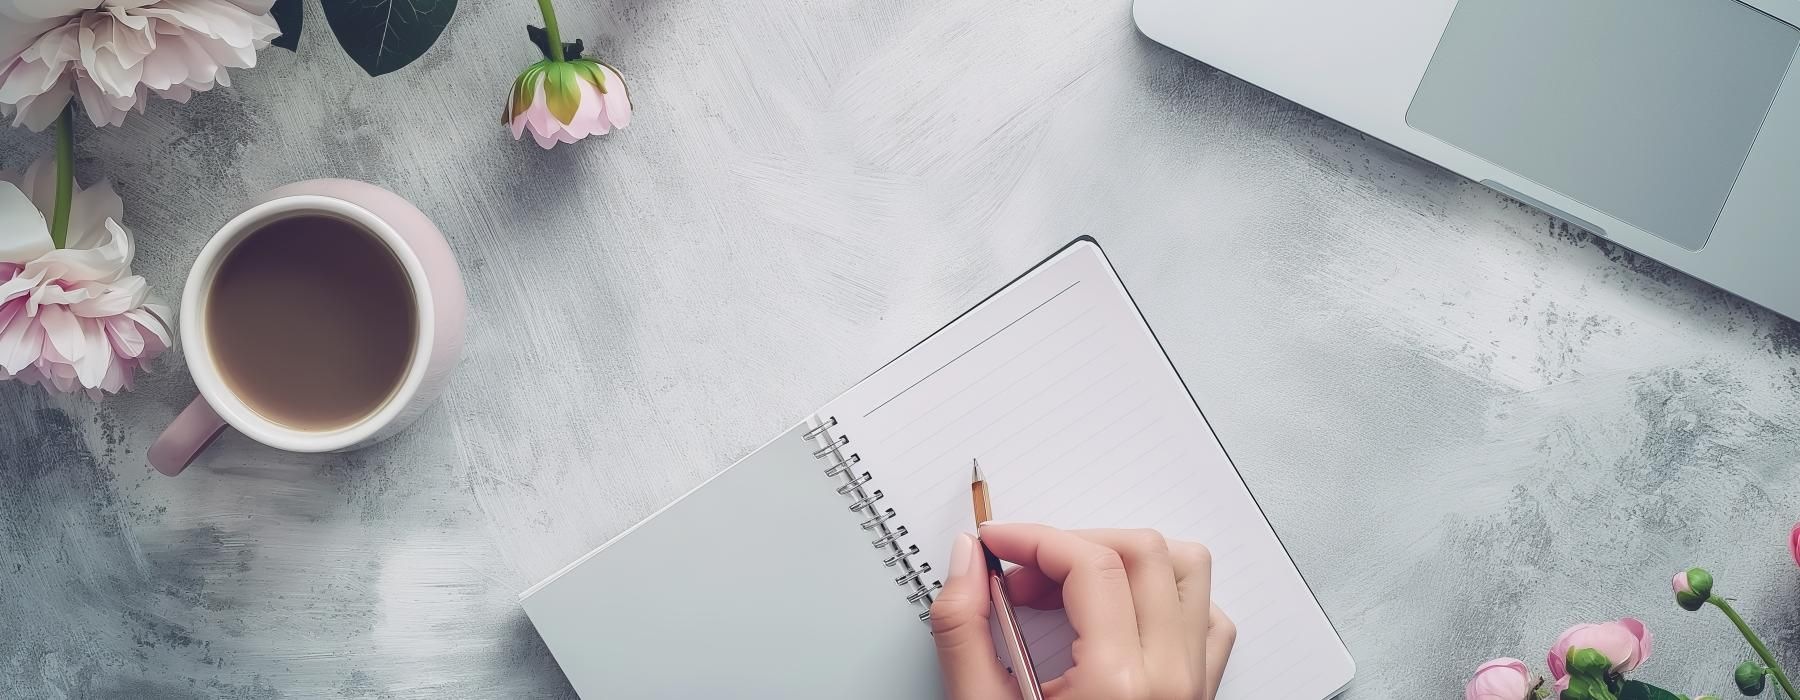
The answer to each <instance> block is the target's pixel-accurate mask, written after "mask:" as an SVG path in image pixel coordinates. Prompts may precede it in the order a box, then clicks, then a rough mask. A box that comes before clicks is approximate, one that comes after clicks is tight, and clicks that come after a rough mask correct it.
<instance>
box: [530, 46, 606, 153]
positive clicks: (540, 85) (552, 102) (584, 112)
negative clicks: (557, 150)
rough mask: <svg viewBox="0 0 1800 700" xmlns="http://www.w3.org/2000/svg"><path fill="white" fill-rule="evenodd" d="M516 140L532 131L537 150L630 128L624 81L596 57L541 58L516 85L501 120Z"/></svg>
mask: <svg viewBox="0 0 1800 700" xmlns="http://www.w3.org/2000/svg"><path fill="white" fill-rule="evenodd" d="M500 121H501V122H502V123H505V124H508V125H510V126H511V127H512V134H513V139H514V140H517V139H518V138H520V137H521V136H524V135H525V132H526V131H527V130H530V131H531V138H532V139H534V140H536V141H537V144H538V146H541V147H543V148H554V147H555V146H556V144H558V143H575V142H576V141H579V140H581V139H584V138H587V137H589V136H597V135H600V134H605V133H607V132H609V131H611V130H613V129H623V128H625V127H626V126H628V125H630V124H631V97H630V95H628V94H627V92H626V90H625V78H624V77H623V76H620V75H619V72H618V71H617V70H615V69H613V67H612V66H609V65H606V64H604V63H600V62H598V61H594V60H592V59H586V58H578V59H575V60H572V61H560V62H559V61H551V60H543V61H539V62H537V63H534V64H532V65H531V67H530V68H527V69H525V72H524V73H520V74H519V77H518V79H517V80H514V81H513V86H512V92H511V93H510V94H509V95H508V96H507V102H506V113H505V114H504V115H503V117H502V118H501V120H500Z"/></svg>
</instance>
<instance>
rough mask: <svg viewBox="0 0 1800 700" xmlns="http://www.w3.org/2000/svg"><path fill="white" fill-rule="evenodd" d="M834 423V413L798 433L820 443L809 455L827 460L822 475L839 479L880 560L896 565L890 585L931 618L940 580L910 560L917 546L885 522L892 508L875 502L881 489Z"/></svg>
mask: <svg viewBox="0 0 1800 700" xmlns="http://www.w3.org/2000/svg"><path fill="white" fill-rule="evenodd" d="M837 424H838V421H837V417H836V416H832V417H829V418H826V419H825V422H823V423H820V424H819V425H818V426H816V427H814V428H812V429H810V430H808V431H806V433H805V434H804V435H803V436H802V437H804V438H805V439H806V441H807V442H808V443H811V444H815V445H817V444H823V447H819V448H817V449H815V450H813V459H818V460H822V461H825V462H828V463H829V465H830V466H828V467H826V468H825V476H827V477H831V478H833V479H840V480H842V482H843V483H842V484H841V485H839V486H838V487H837V492H838V493H840V494H843V495H844V497H846V498H849V499H850V511H851V512H853V513H856V514H857V515H860V516H863V517H865V518H867V519H866V520H864V521H863V522H862V528H863V529H864V530H868V531H869V532H870V533H872V534H875V535H876V538H875V539H873V540H870V542H869V544H871V545H873V546H874V547H875V548H876V549H878V550H881V553H882V554H884V555H887V556H886V558H885V559H883V560H882V563H883V564H886V565H887V566H890V567H898V568H899V569H900V571H901V574H900V575H899V576H896V577H894V585H896V586H900V587H902V588H906V589H908V591H907V595H906V600H907V602H909V603H915V604H918V605H920V606H923V607H924V608H925V611H924V612H921V613H919V620H921V621H928V620H930V619H931V597H932V595H934V594H936V593H937V590H938V589H940V588H943V587H944V584H943V582H942V581H937V580H932V581H930V582H929V583H927V582H926V579H925V574H927V573H930V572H931V564H930V563H929V562H919V563H918V564H914V563H913V561H912V558H913V557H916V556H918V555H919V547H918V546H917V545H911V544H904V543H902V542H901V541H900V538H902V537H905V536H906V526H905V525H899V524H890V523H889V521H891V520H893V519H894V509H892V508H878V507H876V505H875V504H876V502H877V501H880V500H881V499H882V493H881V489H876V488H871V487H870V486H869V481H870V480H871V479H873V478H874V477H872V476H870V474H869V473H868V472H858V471H857V470H856V464H857V463H858V462H861V461H862V458H861V457H859V456H857V454H856V453H854V452H850V451H849V445H850V437H849V436H847V435H834V434H833V433H832V432H831V429H832V428H835V427H837Z"/></svg>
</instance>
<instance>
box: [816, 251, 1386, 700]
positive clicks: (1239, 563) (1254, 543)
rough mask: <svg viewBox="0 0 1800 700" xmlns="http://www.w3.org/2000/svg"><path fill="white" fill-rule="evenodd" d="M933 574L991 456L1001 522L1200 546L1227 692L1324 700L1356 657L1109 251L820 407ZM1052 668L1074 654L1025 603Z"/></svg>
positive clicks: (952, 330)
mask: <svg viewBox="0 0 1800 700" xmlns="http://www.w3.org/2000/svg"><path fill="white" fill-rule="evenodd" d="M819 415H820V416H822V417H824V416H835V417H836V418H837V420H838V422H839V425H840V432H841V434H843V435H845V436H848V437H849V438H850V440H851V443H850V445H849V447H850V449H851V451H853V452H855V453H856V454H858V455H860V456H861V457H862V462H861V463H860V465H859V466H860V467H862V468H864V469H866V470H867V471H868V472H870V473H872V474H873V476H874V479H873V481H872V482H871V486H872V487H873V488H876V489H880V490H881V491H882V492H883V493H884V494H885V498H884V500H883V503H884V504H885V505H886V506H887V507H891V508H893V509H894V510H895V511H896V513H897V514H898V515H897V517H896V518H895V522H897V523H900V524H903V525H905V526H906V527H907V528H908V530H909V531H910V535H909V536H908V537H907V541H908V542H910V543H912V544H916V545H918V546H919V549H920V550H921V558H922V559H923V560H924V561H926V562H929V563H930V564H931V566H932V568H933V570H934V571H935V572H937V576H939V577H941V575H942V574H943V572H945V571H947V568H948V567H947V566H946V564H947V562H946V557H947V555H948V553H949V552H948V550H949V546H950V543H951V541H952V538H953V537H954V536H955V535H956V533H959V532H968V531H971V530H972V529H973V522H972V521H973V516H972V514H971V512H970V503H969V482H968V479H969V463H970V459H971V458H977V457H978V458H980V459H981V467H982V471H983V472H984V473H985V474H986V475H987V478H988V481H989V483H990V486H991V487H992V488H993V489H994V490H993V501H994V513H995V516H994V517H996V518H998V519H1001V520H1021V521H1037V522H1045V523H1050V524H1053V525H1057V526H1059V527H1068V528H1075V527H1151V528H1156V529H1159V530H1162V531H1163V532H1164V533H1166V534H1168V535H1169V536H1171V537H1174V538H1177V539H1186V540H1194V541H1198V542H1202V543H1204V544H1206V545H1207V546H1208V547H1209V548H1211V550H1212V552H1213V559H1214V573H1213V578H1214V582H1213V594H1214V600H1215V601H1216V602H1217V603H1218V604H1219V606H1220V607H1221V608H1223V609H1224V610H1225V611H1226V612H1227V613H1228V614H1229V615H1230V616H1231V617H1232V619H1233V620H1235V621H1236V622H1237V624H1238V630H1239V632H1238V643H1237V646H1236V647H1235V648H1234V650H1233V653H1232V656H1231V662H1230V664H1229V665H1228V666H1227V670H1226V676H1225V682H1224V684H1223V685H1222V686H1221V688H1220V693H1219V697H1220V698H1222V699H1224V700H1233V699H1240V698H1296V699H1302V700H1305V699H1314V698H1325V697H1328V696H1330V695H1332V694H1334V693H1336V692H1338V691H1339V690H1341V689H1342V688H1343V687H1344V685H1346V684H1347V683H1348V682H1349V681H1350V677H1351V675H1352V673H1353V664H1352V662H1351V660H1350V657H1349V654H1348V652H1347V651H1346V650H1345V649H1344V647H1343V644H1342V642H1340V641H1339V639H1338V637H1337V634H1336V632H1335V631H1334V630H1333V629H1332V627H1331V624H1330V623H1329V622H1328V621H1327V620H1326V619H1325V615H1324V613H1323V612H1322V611H1321V610H1320V609H1319V607H1318V603H1317V602H1316V601H1315V600H1314V599H1313V597H1312V594H1311V592H1310V591H1309V590H1308V589H1307V587H1306V585H1305V583H1304V582H1303V581H1302V580H1301V578H1300V575H1299V573H1298V572H1297V571H1296V570H1295V569H1294V566H1293V563H1292V562H1291V561H1290V560H1289V559H1288V556H1287V554H1286V552H1285V551H1284V550H1283V549H1282V547H1281V544H1280V542H1279V541H1277V540H1276V538H1275V534H1274V532H1273V531H1272V530H1271V529H1270V527H1269V524H1268V522H1267V521H1266V520H1264V518H1263V515H1262V513H1261V511H1259V510H1258V509H1257V507H1256V504H1255V502H1254V501H1253V500H1252V499H1251V497H1250V494H1249V492H1248V491H1247V490H1246V489H1245V487H1244V484H1243V481H1242V480H1241V479H1240V478H1239V477H1238V475H1237V472H1236V470H1235V469H1234V468H1233V467H1232V465H1231V463H1230V462H1229V461H1227V459H1226V456H1225V453H1224V450H1223V449H1221V448H1220V446H1219V444H1218V442H1217V441H1216V440H1215V439H1214V437H1213V434H1212V431H1211V429H1210V428H1208V426H1207V424H1206V422H1205V420H1204V419H1203V418H1202V417H1201V415H1200V412H1199V410H1198V409H1197V408H1195V406H1194V403H1193V401H1192V399H1191V398H1189V396H1188V393H1187V390H1186V389H1185V388H1184V387H1183V386H1182V384H1181V381H1180V379H1179V377H1177V376H1176V374H1175V371H1174V369H1173V368H1172V367H1170V365H1169V363H1168V360H1167V359H1166V358H1165V357H1164V355H1163V353H1162V350H1161V348H1160V347H1159V346H1158V345H1157V343H1156V340H1155V338H1154V337H1153V336H1152V335H1151V334H1150V329H1149V327H1148V326H1146V325H1145V324H1144V321H1143V319H1142V317H1141V316H1140V315H1139V314H1138V311H1137V309H1136V307H1135V306H1133V305H1132V303H1131V301H1130V299H1129V298H1128V297H1127V296H1126V294H1125V290H1124V287H1123V286H1121V285H1120V284H1119V282H1118V279H1117V277H1115V276H1114V274H1113V272H1112V269H1111V268H1110V267H1109V266H1108V265H1107V263H1106V260H1105V258H1104V257H1103V256H1102V255H1101V254H1100V250H1099V247H1098V246H1095V245H1093V244H1092V243H1088V242H1080V243H1077V244H1075V245H1072V246H1071V247H1070V248H1068V249H1066V250H1064V251H1063V252H1061V253H1059V254H1058V255H1057V256H1056V257H1055V258H1053V259H1052V260H1050V261H1048V262H1046V263H1045V264H1043V265H1040V266H1039V267H1038V268H1037V269H1035V270H1033V271H1032V273H1030V274H1029V275H1027V276H1026V277H1024V278H1022V279H1020V280H1019V281H1017V282H1015V283H1013V284H1012V285H1010V286H1008V287H1007V288H1006V289H1005V290H1004V291H1002V292H1001V293H1000V294H998V295H996V296H994V297H993V298H991V299H989V300H987V301H985V302H983V303H982V304H981V305H980V306H978V307H976V308H975V309H974V310H973V311H971V312H969V313H968V314H966V315H964V316H963V317H962V318H960V319H958V320H957V321H956V322H955V323H953V324H951V325H950V326H949V327H946V328H945V329H944V330H942V331H940V332H938V333H937V334H935V335H933V336H932V337H931V338H929V339H928V340H926V341H925V342H924V343H922V344H921V345H919V346H918V347H916V348H914V349H912V350H911V351H909V352H907V353H906V354H905V355H904V356H902V357H901V358H899V359H898V360H895V361H894V362H892V363H891V364H889V365H888V366H886V367H883V368H882V369H881V370H880V371H878V372H876V373H875V374H874V375H872V376H871V377H869V378H868V379H866V380H864V381H863V382H862V383H861V384H859V385H857V386H856V387H855V388H854V389H852V390H850V391H849V392H847V393H845V394H844V395H843V396H840V397H839V398H837V399H836V400H834V401H833V402H832V403H830V404H828V405H827V406H826V407H825V409H823V410H822V411H821V412H820V414H819ZM1028 613H1029V617H1028V618H1027V620H1026V625H1027V630H1028V636H1029V638H1030V639H1031V640H1032V641H1031V649H1032V654H1033V657H1034V659H1035V661H1036V665H1037V666H1038V670H1039V673H1040V675H1041V677H1044V678H1051V677H1054V676H1056V675H1059V674H1061V673H1062V672H1063V671H1064V670H1065V669H1067V668H1068V666H1069V664H1070V663H1071V660H1070V653H1069V642H1070V641H1071V638H1072V633H1071V631H1070V630H1069V629H1068V625H1067V618H1066V617H1064V616H1063V615H1062V614H1061V613H1060V612H1056V613H1036V612H1035V611H1028Z"/></svg>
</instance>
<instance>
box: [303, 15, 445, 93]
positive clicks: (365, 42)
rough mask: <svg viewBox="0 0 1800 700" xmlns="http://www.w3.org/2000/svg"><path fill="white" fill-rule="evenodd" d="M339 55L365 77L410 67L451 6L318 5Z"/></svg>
mask: <svg viewBox="0 0 1800 700" xmlns="http://www.w3.org/2000/svg"><path fill="white" fill-rule="evenodd" d="M319 3H320V4H321V5H323V6H324V8H325V21H326V22H327V23H329V24H330V25H331V33H332V34H335V35H337V40H338V44H339V45H340V46H343V47H344V53H347V54H350V58H352V59H355V61H356V63H357V65H360V66H362V69H363V71H364V72H366V73H368V74H369V75H384V74H387V73H392V72H394V71H396V70H399V69H401V68H403V67H405V66H406V64H408V63H412V62H413V61H414V60H416V59H418V58H419V57H420V56H423V55H425V51H426V50H428V49H430V48H431V45H432V43H434V42H436V41H437V38H438V35H440V34H442V33H443V32H444V27H445V26H447V25H449V24H450V16H451V15H452V14H454V13H455V12H456V0H319Z"/></svg>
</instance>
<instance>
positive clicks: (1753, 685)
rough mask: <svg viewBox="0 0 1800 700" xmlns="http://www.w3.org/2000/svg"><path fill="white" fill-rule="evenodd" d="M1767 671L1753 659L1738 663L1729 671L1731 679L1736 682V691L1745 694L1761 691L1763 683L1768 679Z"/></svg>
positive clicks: (1756, 693) (1755, 693)
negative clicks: (1734, 668) (1735, 667)
mask: <svg viewBox="0 0 1800 700" xmlns="http://www.w3.org/2000/svg"><path fill="white" fill-rule="evenodd" d="M1768 678H1769V672H1768V670H1767V669H1764V668H1763V667H1762V666H1760V665H1758V664H1757V663H1756V662H1755V661H1745V662H1744V663H1741V664H1738V667H1737V669H1736V670H1733V671H1732V672H1731V680H1732V682H1733V683H1736V684H1737V687H1738V692H1740V693H1743V694H1745V695H1758V694H1761V693H1762V691H1763V684H1764V683H1765V682H1767V681H1768Z"/></svg>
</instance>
